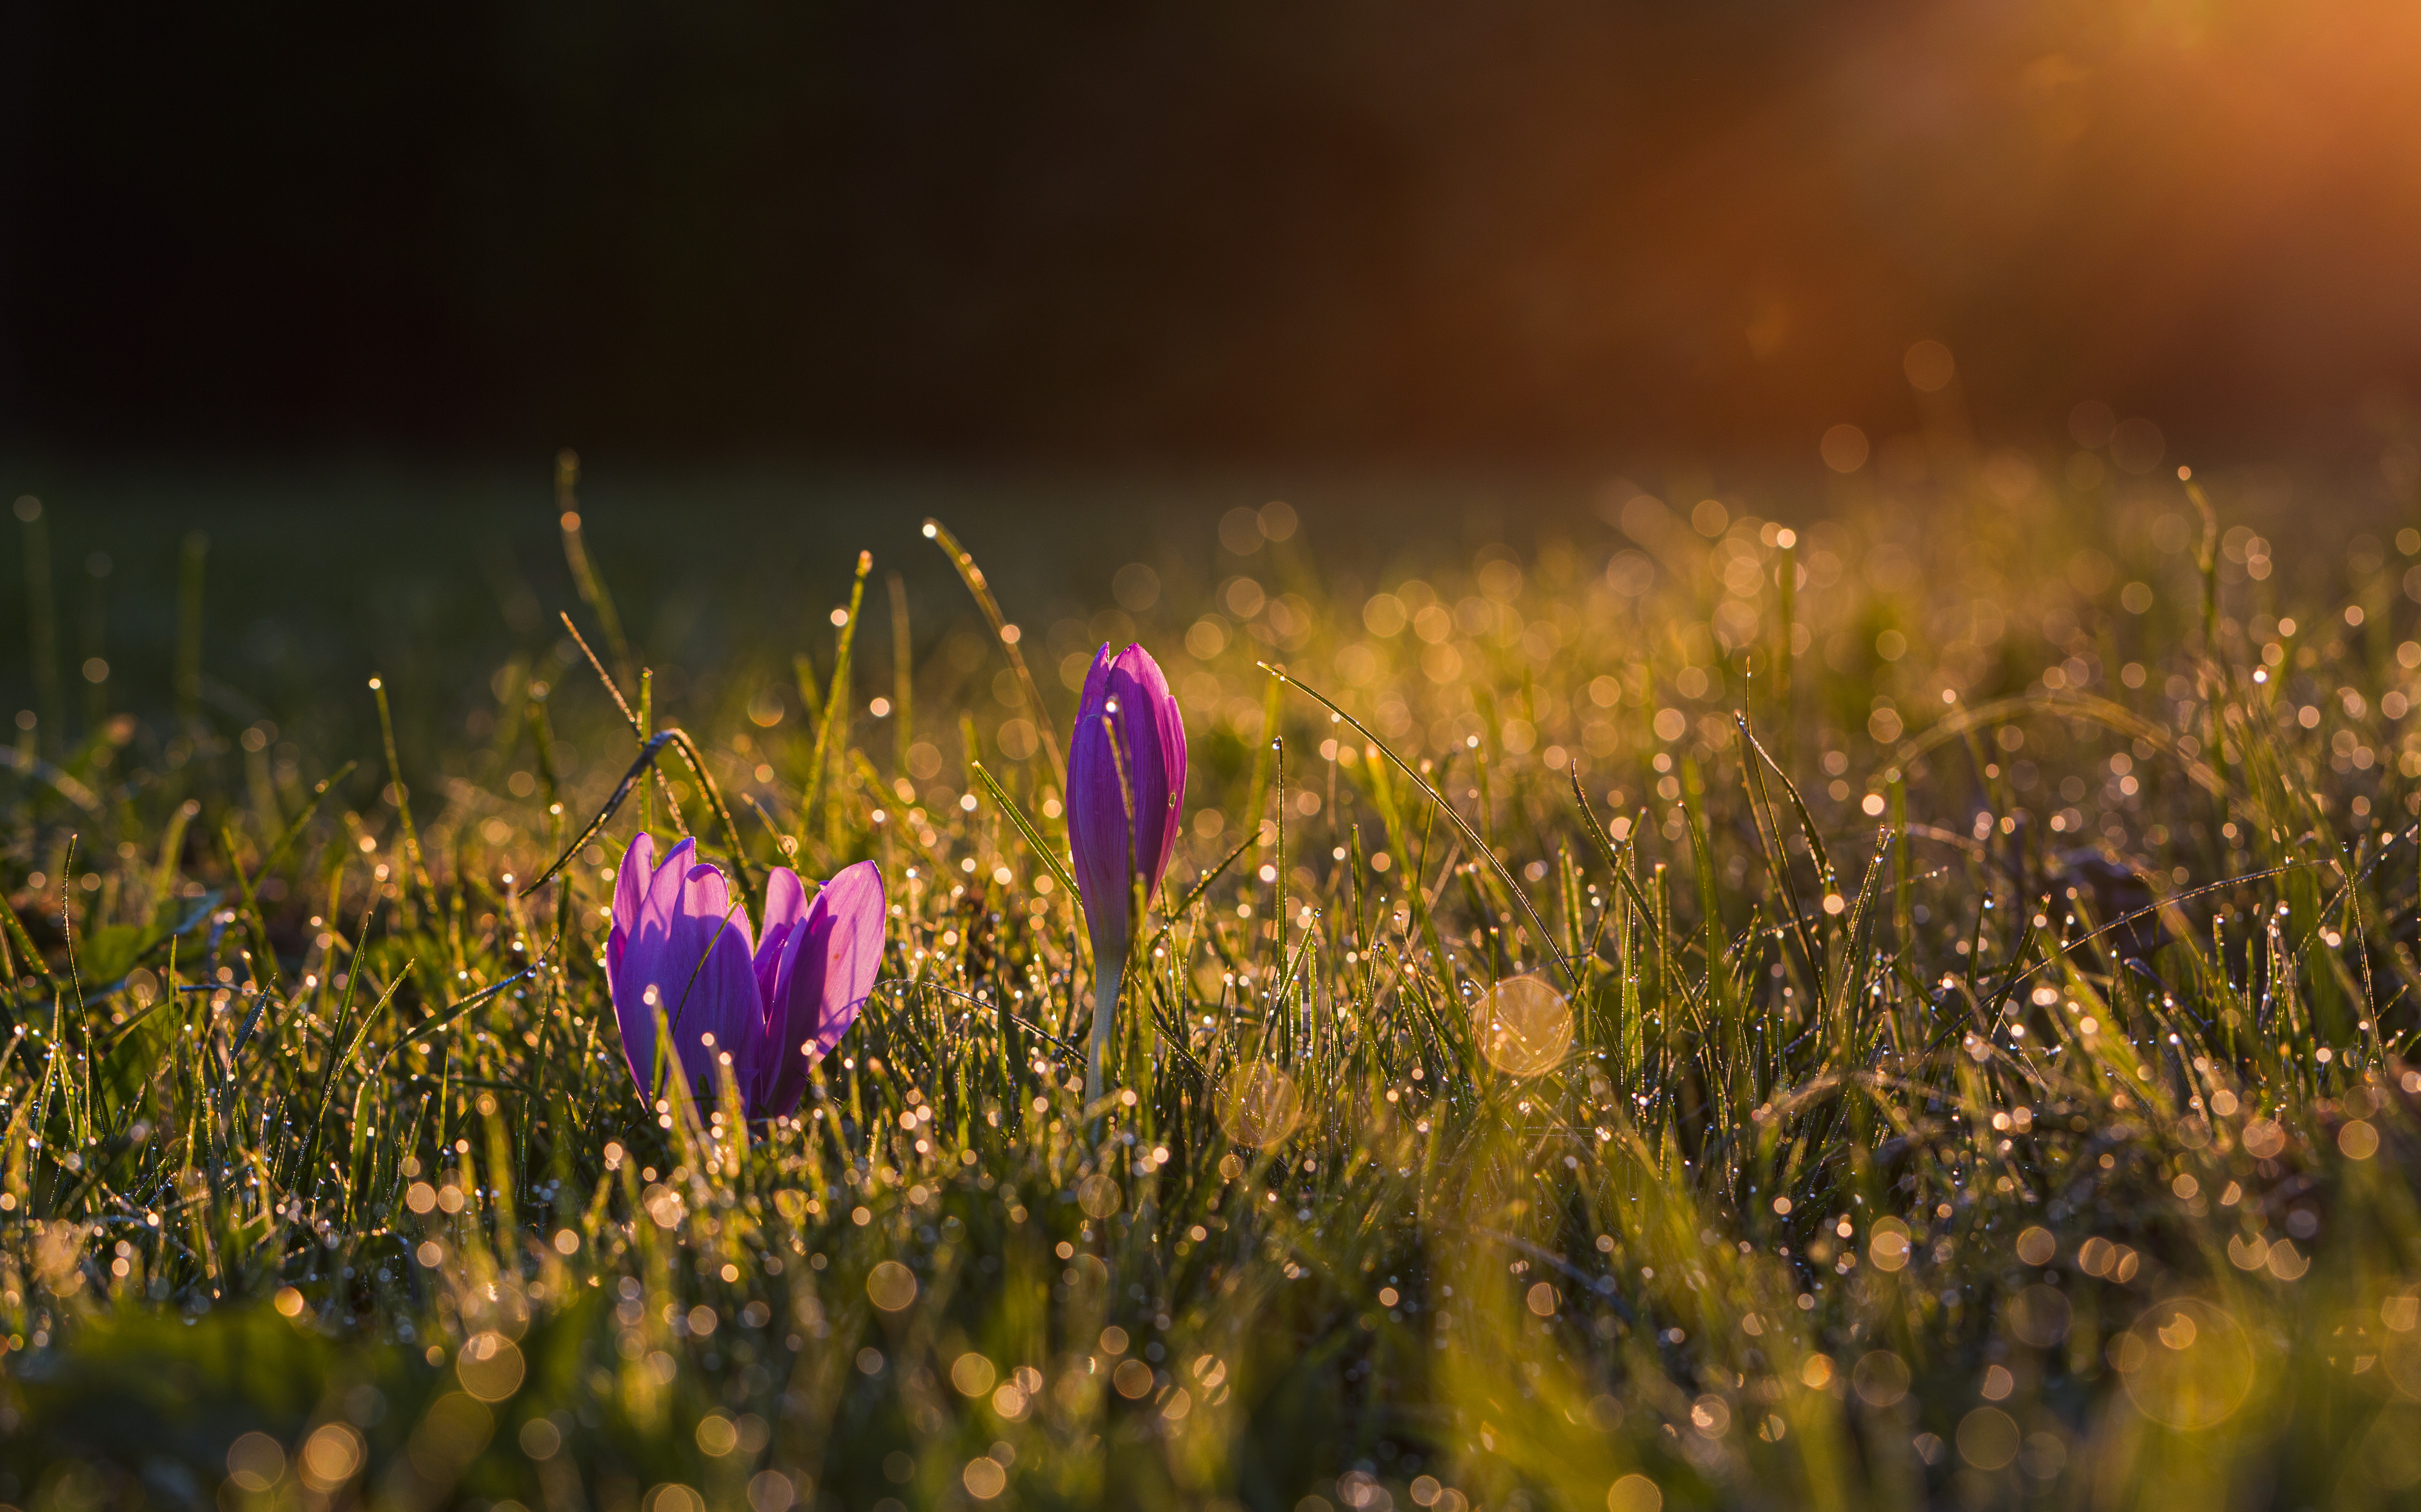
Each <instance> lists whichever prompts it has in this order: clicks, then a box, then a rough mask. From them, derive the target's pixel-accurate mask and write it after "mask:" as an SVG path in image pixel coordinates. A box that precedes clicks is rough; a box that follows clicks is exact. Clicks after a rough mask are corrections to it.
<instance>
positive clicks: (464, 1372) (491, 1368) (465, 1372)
mask: <svg viewBox="0 0 2421 1512" xmlns="http://www.w3.org/2000/svg"><path fill="white" fill-rule="evenodd" d="M527 1370H528V1366H527V1365H526V1364H524V1363H523V1360H522V1351H521V1347H520V1346H519V1345H516V1344H515V1343H513V1341H512V1340H510V1339H508V1338H507V1337H505V1336H504V1335H503V1334H501V1333H474V1334H472V1335H471V1337H470V1339H469V1340H468V1341H466V1342H465V1343H464V1344H463V1346H462V1352H461V1354H459V1355H457V1356H455V1358H454V1373H455V1375H457V1376H459V1377H461V1381H462V1389H463V1390H464V1391H466V1392H469V1393H470V1394H471V1395H474V1396H476V1397H477V1398H478V1399H479V1400H481V1401H483V1402H501V1401H503V1400H504V1399H505V1398H506V1397H508V1396H510V1395H512V1394H513V1393H515V1392H517V1391H519V1390H521V1389H522V1377H523V1375H524V1374H526V1373H527Z"/></svg>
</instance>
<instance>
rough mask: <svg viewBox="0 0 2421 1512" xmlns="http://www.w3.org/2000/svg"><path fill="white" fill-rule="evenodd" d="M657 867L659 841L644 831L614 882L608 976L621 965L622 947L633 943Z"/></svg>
mask: <svg viewBox="0 0 2421 1512" xmlns="http://www.w3.org/2000/svg"><path fill="white" fill-rule="evenodd" d="M655 866H656V839H655V836H653V835H651V834H648V832H647V831H645V830H641V831H640V832H639V833H638V834H634V835H633V836H631V848H630V849H629V850H625V851H623V852H622V868H621V871H620V872H619V873H618V874H617V876H616V877H615V879H614V927H613V929H612V930H611V931H609V932H608V933H607V934H606V936H605V974H606V975H607V976H608V977H609V978H610V977H611V976H612V975H613V974H614V973H615V971H616V970H617V968H618V967H620V966H621V964H622V947H623V946H624V945H626V944H628V943H630V940H631V921H632V920H633V919H636V918H637V917H638V916H639V900H640V899H641V898H642V897H644V896H646V895H647V890H648V878H649V877H650V876H651V875H653V873H654V871H655Z"/></svg>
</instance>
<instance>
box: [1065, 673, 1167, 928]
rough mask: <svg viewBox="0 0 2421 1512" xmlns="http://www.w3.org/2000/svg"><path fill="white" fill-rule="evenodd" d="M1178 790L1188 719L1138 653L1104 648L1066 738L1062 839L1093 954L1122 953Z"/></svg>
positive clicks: (1156, 865) (1163, 867) (1154, 875)
mask: <svg viewBox="0 0 2421 1512" xmlns="http://www.w3.org/2000/svg"><path fill="white" fill-rule="evenodd" d="M1113 731H1115V739H1116V741H1117V744H1116V747H1115V749H1114V748H1113V746H1112V743H1111V742H1112V739H1113ZM1184 790H1185V721H1184V716H1183V714H1182V712H1181V711H1180V710H1179V709H1178V707H1177V700H1176V698H1175V697H1174V696H1173V695H1171V694H1170V693H1169V691H1168V679H1167V678H1165V677H1164V676H1163V675H1162V674H1161V670H1160V665H1159V663H1158V662H1154V661H1153V660H1152V659H1151V653H1150V652H1148V651H1146V650H1145V649H1144V648H1143V647H1140V646H1130V647H1127V648H1126V649H1125V650H1124V651H1121V652H1118V653H1117V654H1116V655H1113V654H1112V653H1111V651H1110V648H1109V647H1106V646H1104V647H1101V650H1100V651H1099V652H1098V653H1097V654H1096V655H1095V656H1094V658H1093V665H1092V668H1091V670H1090V671H1089V672H1087V673H1086V677H1085V695H1084V698H1083V700H1082V702H1081V703H1080V704H1079V706H1078V709H1077V714H1076V728H1075V730H1074V732H1073V734H1072V735H1071V736H1070V740H1069V742H1068V838H1069V843H1070V850H1071V851H1072V852H1073V855H1074V858H1075V863H1076V885H1077V890H1078V891H1079V892H1080V893H1082V894H1083V895H1084V900H1085V918H1086V925H1087V927H1089V928H1090V930H1091V932H1092V936H1093V950H1094V954H1095V955H1096V956H1097V957H1107V956H1112V955H1116V954H1117V953H1119V952H1121V951H1122V950H1123V948H1124V945H1125V942H1126V932H1127V889H1128V886H1129V884H1130V880H1131V879H1132V878H1134V877H1137V876H1140V877H1141V878H1142V879H1143V882H1144V896H1146V897H1149V896H1152V895H1153V894H1155V893H1157V892H1158V891H1159V888H1160V881H1161V878H1162V876H1163V874H1164V873H1165V872H1166V871H1167V869H1168V860H1169V857H1170V855H1171V854H1172V853H1173V852H1174V851H1175V849H1176V844H1177V829H1178V820H1179V803H1180V802H1181V801H1182V799H1183V796H1184ZM1131 817H1132V823H1131V822H1130V818H1131Z"/></svg>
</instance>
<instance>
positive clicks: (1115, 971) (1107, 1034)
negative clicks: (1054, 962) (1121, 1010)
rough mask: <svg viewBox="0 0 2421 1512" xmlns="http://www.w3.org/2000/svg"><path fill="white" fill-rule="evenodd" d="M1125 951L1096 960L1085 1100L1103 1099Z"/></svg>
mask: <svg viewBox="0 0 2421 1512" xmlns="http://www.w3.org/2000/svg"><path fill="white" fill-rule="evenodd" d="M1126 971H1127V960H1126V952H1125V951H1124V950H1123V949H1121V950H1119V951H1117V953H1115V954H1103V955H1101V956H1099V957H1097V958H1096V959H1095V960H1094V962H1093V1040H1092V1044H1091V1045H1090V1047H1089V1048H1088V1049H1087V1051H1086V1056H1085V1103H1086V1106H1087V1107H1090V1106H1091V1105H1092V1104H1093V1103H1095V1102H1098V1101H1100V1100H1101V1094H1102V1092H1103V1091H1104V1090H1105V1088H1104V1087H1103V1086H1102V1084H1101V1080H1102V1063H1103V1062H1104V1061H1106V1060H1108V1058H1109V1054H1110V1045H1111V1040H1112V1037H1113V1036H1114V1034H1115V1032H1116V1029H1117V1017H1118V985H1119V982H1120V980H1121V979H1122V978H1123V977H1124V976H1125V975H1126Z"/></svg>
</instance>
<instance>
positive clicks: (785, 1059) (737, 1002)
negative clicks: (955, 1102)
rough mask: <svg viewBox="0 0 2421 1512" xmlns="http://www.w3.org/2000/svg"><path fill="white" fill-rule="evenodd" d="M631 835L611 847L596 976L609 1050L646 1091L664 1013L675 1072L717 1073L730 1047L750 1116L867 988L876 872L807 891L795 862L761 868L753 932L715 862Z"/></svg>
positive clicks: (792, 1102)
mask: <svg viewBox="0 0 2421 1512" xmlns="http://www.w3.org/2000/svg"><path fill="white" fill-rule="evenodd" d="M655 856H656V843H655V841H654V840H653V839H652V838H651V837H649V836H648V835H647V834H639V835H637V836H636V837H634V838H633V840H632V841H631V848H630V850H626V851H624V852H623V853H622V872H621V876H620V878H619V879H618V880H617V882H616V884H615V887H614V928H613V932H612V933H611V934H610V935H608V936H607V938H606V942H605V975H606V979H607V980H608V981H609V982H610V983H611V984H612V986H613V991H614V1017H615V1020H616V1021H617V1022H618V1023H619V1024H620V1025H621V1029H622V1053H623V1056H624V1058H625V1059H626V1060H627V1061H628V1062H629V1063H630V1067H631V1076H632V1079H633V1081H635V1082H637V1083H639V1091H640V1095H641V1096H643V1097H645V1098H648V1099H653V1098H654V1097H655V1095H656V1094H655V1066H656V1015H657V1013H658V1011H659V1010H662V1012H663V1014H664V1021H666V1022H667V1023H669V1024H670V1025H671V1028H672V1037H673V1048H674V1051H675V1058H676V1059H677V1060H678V1061H679V1066H680V1075H681V1078H682V1080H683V1081H684V1083H687V1084H688V1085H689V1086H691V1087H693V1088H695V1087H696V1086H697V1085H698V1083H700V1082H701V1081H703V1082H704V1083H706V1090H705V1093H704V1095H705V1096H706V1097H708V1098H711V1097H712V1096H713V1088H714V1087H715V1086H716V1085H717V1084H719V1082H720V1076H719V1074H718V1071H717V1061H716V1057H717V1056H718V1055H719V1054H728V1055H729V1056H730V1057H731V1069H732V1075H733V1078H734V1079H735V1080H736V1081H737V1082H738V1083H739V1085H740V1093H741V1097H742V1099H743V1100H744V1101H745V1103H746V1105H747V1112H748V1116H749V1117H751V1118H773V1117H779V1116H781V1115H785V1114H788V1113H789V1112H790V1111H791V1110H792V1109H794V1108H796V1107H797V1106H798V1105H799V1099H800V1096H801V1095H802V1094H803V1093H804V1091H805V1090H806V1085H807V1070H808V1068H810V1067H812V1066H813V1065H814V1064H815V1063H816V1062H817V1061H819V1060H820V1059H822V1058H823V1056H825V1055H826V1054H828V1053H830V1052H831V1051H832V1048H833V1046H835V1045H836V1044H837V1043H839V1041H840V1037H841V1036H842V1035H844V1034H847V1033H848V1032H849V1026H850V1025H851V1023H854V1022H855V1021H857V1010H858V1009H859V1008H860V1007H862V1006H864V1005H865V1003H866V999H867V994H868V993H870V992H871V991H873V990H874V975H875V973H876V971H877V970H878V969H880V967H881V966H882V922H883V900H882V874H881V873H880V872H878V871H876V869H875V866H874V863H872V862H870V861H861V862H859V863H858V864H857V865H854V866H850V867H846V868H844V869H843V870H842V871H841V873H840V874H839V875H838V876H836V877H835V878H834V879H833V880H832V881H829V882H826V883H825V884H824V886H823V888H822V890H821V891H820V892H819V893H817V894H816V896H815V901H813V902H809V901H808V900H807V896H806V889H805V888H804V886H802V885H801V884H800V881H799V876H798V873H796V872H794V871H792V870H790V869H789V867H788V866H784V867H781V868H779V869H777V870H776V871H775V872H774V873H773V881H772V882H771V883H770V884H769V885H768V887H767V889H766V900H765V932H764V935H763V938H762V939H752V936H751V933H750V930H749V927H748V911H747V909H746V907H745V906H744V904H743V901H742V899H739V898H735V897H733V896H731V894H730V890H729V889H728V888H727V887H726V885H725V883H724V880H723V873H722V872H720V871H718V870H716V869H715V868H714V867H713V866H711V865H706V864H704V863H702V862H700V861H699V860H698V859H697V842H696V841H695V840H683V841H682V842H681V843H680V844H679V845H677V846H675V847H673V850H672V853H671V854H670V855H668V856H666V857H664V860H663V861H662V862H658V861H657V860H656V859H655Z"/></svg>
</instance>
